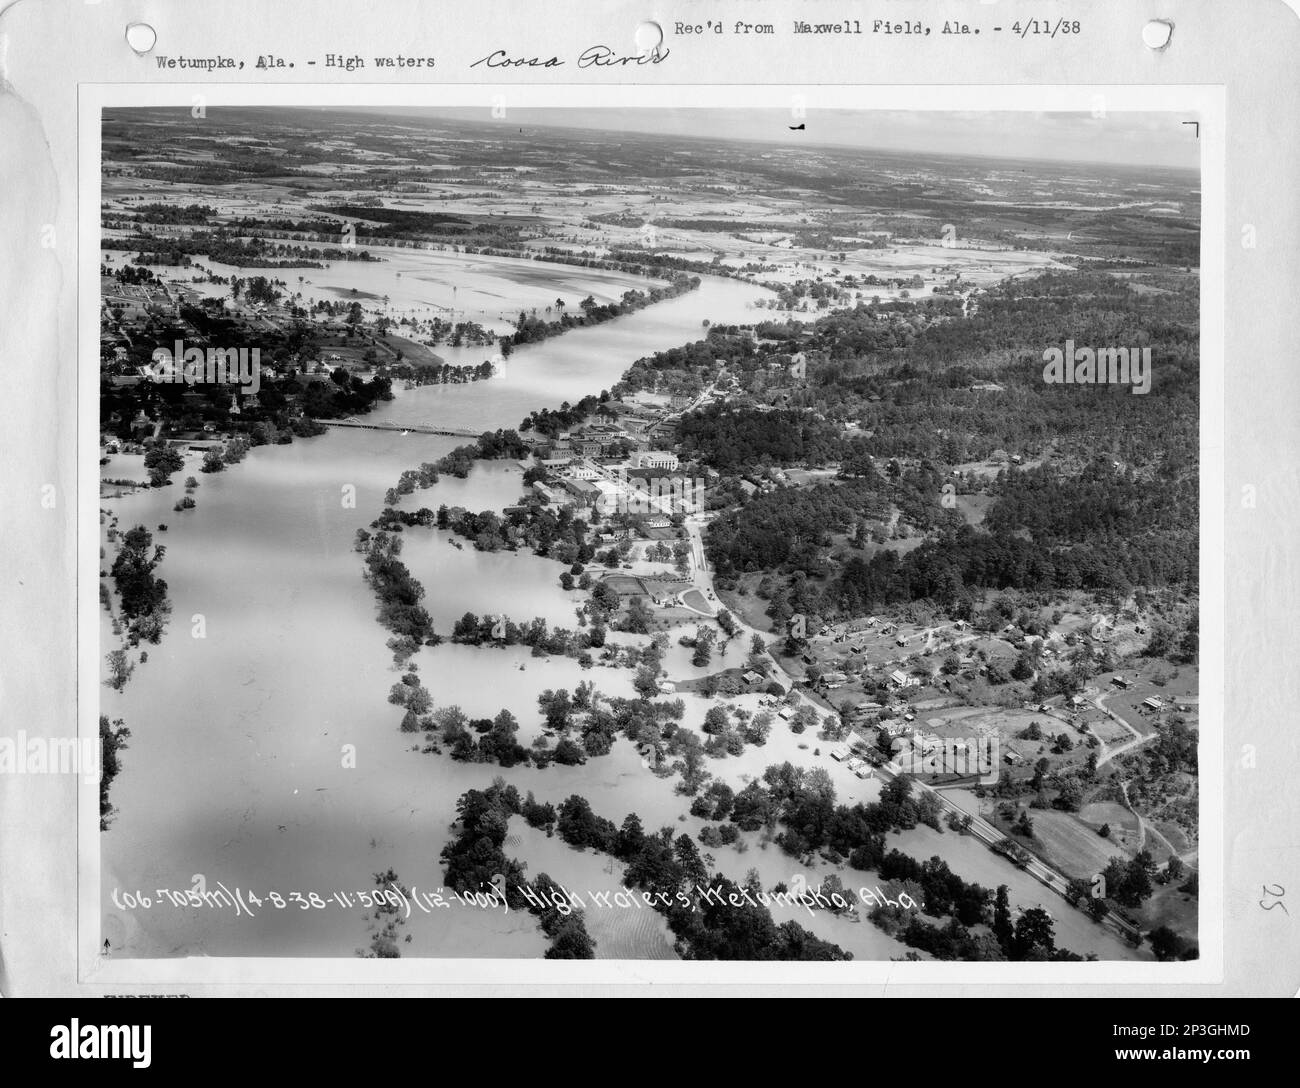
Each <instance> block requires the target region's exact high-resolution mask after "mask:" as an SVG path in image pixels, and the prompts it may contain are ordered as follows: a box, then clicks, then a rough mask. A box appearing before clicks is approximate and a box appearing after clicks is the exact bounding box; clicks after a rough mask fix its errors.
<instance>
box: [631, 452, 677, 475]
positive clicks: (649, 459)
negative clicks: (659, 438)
mask: <svg viewBox="0 0 1300 1088" xmlns="http://www.w3.org/2000/svg"><path fill="white" fill-rule="evenodd" d="M678 464H679V462H678V460H677V454H675V453H672V452H670V451H669V450H640V451H638V452H637V453H634V454H632V457H631V459H630V460H629V461H628V467H629V468H662V469H668V470H670V471H671V470H674V469H676V468H677V466H678Z"/></svg>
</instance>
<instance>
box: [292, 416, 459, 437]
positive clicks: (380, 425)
mask: <svg viewBox="0 0 1300 1088" xmlns="http://www.w3.org/2000/svg"><path fill="white" fill-rule="evenodd" d="M315 422H317V423H319V424H320V425H321V426H322V427H357V428H360V429H362V430H367V431H401V432H402V433H403V434H445V435H450V436H452V437H453V438H477V437H478V436H479V435H480V434H482V432H481V431H468V430H465V429H464V428H463V427H444V426H442V424H440V423H394V422H393V421H392V420H391V419H381V420H378V421H363V420H360V419H357V417H356V416H348V418H347V419H318V420H316V421H315Z"/></svg>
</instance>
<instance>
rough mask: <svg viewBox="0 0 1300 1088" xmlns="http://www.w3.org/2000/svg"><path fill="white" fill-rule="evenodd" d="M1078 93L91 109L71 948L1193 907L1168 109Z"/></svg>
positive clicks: (408, 944) (1103, 922)
mask: <svg viewBox="0 0 1300 1088" xmlns="http://www.w3.org/2000/svg"><path fill="white" fill-rule="evenodd" d="M426 97H427V96H426ZM1085 103H1086V106H1087V108H1082V109H1075V110H1056V111H1043V112H1038V111H1018V112H1012V111H1001V110H982V111H972V110H959V109H947V110H935V109H930V110H911V111H909V110H870V109H857V110H855V109H839V110H833V111H823V112H821V113H820V114H818V116H817V123H816V125H815V126H814V132H813V133H808V134H807V138H806V139H802V140H800V141H799V142H798V143H792V142H791V140H790V138H789V136H790V130H791V129H792V128H794V126H796V125H799V126H800V127H802V124H801V121H802V120H803V118H804V117H805V116H806V115H804V114H803V113H801V111H800V110H799V107H798V105H797V104H796V105H795V106H794V107H793V108H792V109H789V110H784V111H782V110H778V109H772V108H760V107H752V108H741V107H734V106H728V107H725V108H710V107H708V106H707V105H705V106H700V107H696V108H685V109H683V108H675V109H669V108H662V107H654V106H646V107H626V106H609V107H603V108H602V107H600V106H586V107H580V106H570V107H562V108H515V107H508V108H506V107H501V108H498V109H487V108H474V109H470V108H449V107H439V106H438V105H437V104H431V105H412V106H405V107H395V106H368V105H357V106H339V105H327V106H313V105H302V104H299V105H293V106H277V105H241V106H221V105H217V104H213V103H208V104H204V103H198V104H195V105H192V106H149V105H144V106H130V107H112V106H105V108H104V109H103V110H102V113H101V115H100V133H99V140H100V158H99V194H98V209H97V220H98V232H99V242H98V253H97V255H96V254H92V255H91V256H92V257H94V256H97V258H98V263H99V268H98V282H99V295H98V298H97V299H90V300H85V304H86V305H95V306H97V307H98V334H99V335H98V345H97V351H98V375H97V378H96V390H97V396H98V431H97V433H96V435H95V441H96V442H97V446H98V450H97V460H98V502H97V513H98V529H97V533H98V559H97V563H98V569H97V571H96V572H95V574H96V575H97V578H95V581H97V589H96V590H94V592H97V594H98V608H97V610H96V619H95V625H96V627H95V629H93V630H92V631H90V632H83V637H84V636H85V635H87V634H88V635H89V636H90V637H93V638H96V639H97V644H98V653H97V660H98V662H99V674H98V676H96V677H94V678H93V681H94V691H95V698H96V699H97V703H98V707H97V711H96V715H97V718H98V723H99V735H100V738H101V742H102V752H103V759H104V766H103V773H102V776H101V778H100V781H99V785H98V790H99V837H98V851H99V858H100V868H99V885H100V886H99V895H100V907H101V913H100V915H99V918H98V919H97V922H98V924H99V936H98V941H99V943H100V945H101V948H102V954H103V956H104V957H106V958H107V959H110V960H133V959H158V958H178V957H179V958H184V957H196V956H201V957H259V958H261V957H342V958H358V957H359V958H366V959H370V958H378V959H399V958H403V959H404V958H412V959H439V960H442V959H458V958H467V959H474V958H478V959H492V960H498V959H518V960H556V959H575V960H584V959H587V960H589V959H597V960H599V959H605V960H615V961H671V960H692V961H698V960H727V961H746V962H747V961H844V962H848V961H854V962H855V963H857V962H862V961H866V962H882V963H888V962H891V961H892V962H898V961H904V962H905V961H955V962H958V963H971V962H982V963H983V962H1010V963H1024V962H1051V963H1071V962H1079V961H1084V962H1087V961H1115V962H1123V963H1126V964H1166V963H1177V962H1183V961H1192V960H1195V959H1197V957H1198V955H1199V945H1200V939H1201V938H1200V923H1199V919H1200V917H1201V911H1202V901H1201V896H1200V881H1199V874H1200V868H1201V866H1200V857H1199V849H1198V848H1199V842H1200V814H1201V805H1202V793H1201V790H1202V782H1201V775H1200V771H1199V763H1198V743H1199V737H1200V731H1201V718H1200V694H1201V693H1200V681H1199V673H1200V669H1199V666H1200V629H1201V623H1202V618H1201V589H1202V587H1201V584H1200V576H1199V566H1200V535H1201V514H1200V445H1201V443H1200V426H1201V398H1202V383H1201V369H1200V368H1201V353H1200V335H1201V305H1200V299H1201V198H1202V194H1201V177H1200V146H1199V143H1198V140H1197V139H1195V138H1193V136H1192V133H1191V131H1190V127H1191V124H1194V123H1195V122H1196V120H1197V114H1196V113H1194V112H1186V113H1179V112H1171V111H1131V110H1130V111H1127V112H1113V111H1110V110H1108V109H1107V103H1106V102H1105V101H1104V100H1103V99H1101V98H1100V97H1097V98H1094V99H1085ZM1189 123H1190V124H1189ZM804 131H805V133H807V130H806V129H805V130H804ZM87 259H91V258H87ZM85 591H86V590H85V587H83V592H85ZM1214 728H1217V726H1214Z"/></svg>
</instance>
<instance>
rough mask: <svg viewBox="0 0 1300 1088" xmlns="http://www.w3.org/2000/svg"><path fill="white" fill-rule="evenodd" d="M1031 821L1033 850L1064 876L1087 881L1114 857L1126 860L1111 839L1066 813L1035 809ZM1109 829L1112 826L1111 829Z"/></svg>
mask: <svg viewBox="0 0 1300 1088" xmlns="http://www.w3.org/2000/svg"><path fill="white" fill-rule="evenodd" d="M1030 819H1032V820H1033V821H1034V838H1035V839H1037V840H1038V841H1037V843H1036V844H1034V847H1035V848H1036V849H1038V850H1041V852H1042V853H1043V854H1044V856H1045V857H1047V858H1048V859H1049V860H1050V861H1052V862H1053V863H1054V864H1055V865H1056V866H1057V868H1059V869H1060V870H1061V871H1062V872H1063V873H1065V875H1066V876H1072V877H1080V878H1082V879H1084V880H1089V879H1091V878H1092V876H1093V875H1094V874H1095V873H1099V872H1101V870H1103V869H1104V868H1106V864H1107V862H1109V861H1110V859H1111V858H1113V857H1115V856H1116V855H1120V856H1124V857H1127V856H1128V855H1127V852H1126V851H1124V850H1121V849H1118V848H1117V844H1116V843H1115V841H1114V840H1113V839H1103V838H1102V837H1101V836H1100V835H1098V834H1097V832H1096V831H1094V830H1093V829H1092V828H1090V827H1088V826H1087V824H1085V823H1083V822H1082V821H1080V820H1079V819H1078V818H1077V817H1075V816H1074V815H1072V814H1071V813H1068V812H1053V811H1051V810H1048V809H1038V810H1035V811H1034V812H1033V813H1031V814H1030ZM1112 826H1113V825H1112Z"/></svg>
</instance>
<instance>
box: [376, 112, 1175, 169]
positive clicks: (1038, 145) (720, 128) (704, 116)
mask: <svg viewBox="0 0 1300 1088" xmlns="http://www.w3.org/2000/svg"><path fill="white" fill-rule="evenodd" d="M383 112H385V113H403V112H413V113H419V114H425V115H428V116H433V117H447V118H456V119H460V120H487V119H488V116H489V114H488V111H487V110H486V109H473V110H471V109H454V110H453V109H448V110H436V109H414V110H410V111H404V110H384V111H383ZM1195 116H1196V115H1195V114H1191V113H1189V114H1186V115H1184V114H1173V113H1115V112H1109V113H1107V115H1106V116H1105V117H1104V118H1095V117H1093V116H1092V115H1091V113H1087V112H1084V113H1029V112H1003V113H993V112H980V113H951V112H938V111H929V110H901V111H884V110H822V111H817V110H809V111H808V113H807V116H806V117H804V118H803V123H804V124H805V125H806V126H807V128H806V129H804V131H802V132H798V133H795V132H791V131H790V129H789V125H790V124H791V123H792V118H791V116H790V113H789V111H787V110H770V109H762V110H760V109H753V110H734V109H728V110H723V109H697V108H684V109H638V108H597V109H517V108H512V109H511V111H510V119H511V120H512V121H516V122H519V123H522V124H524V125H559V126H565V127H570V128H592V129H604V130H610V131H625V132H654V133H676V134H681V135H684V136H701V137H706V138H732V139H742V140H762V141H771V142H778V143H783V144H790V143H791V142H793V141H795V140H798V141H800V142H801V143H805V144H831V145H841V146H850V147H860V148H868V149H878V150H883V151H932V152H938V153H947V154H955V155H994V156H1005V157H1008V158H1022V159H1065V160H1069V161H1073V162H1109V163H1122V164H1126V165H1134V166H1141V165H1151V166H1176V167H1184V168H1187V169H1191V170H1194V169H1196V168H1197V165H1198V162H1199V150H1198V147H1197V142H1196V136H1195V134H1194V133H1195V130H1194V129H1193V128H1192V127H1191V126H1190V125H1184V124H1182V123H1181V122H1182V121H1185V120H1194V119H1195Z"/></svg>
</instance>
